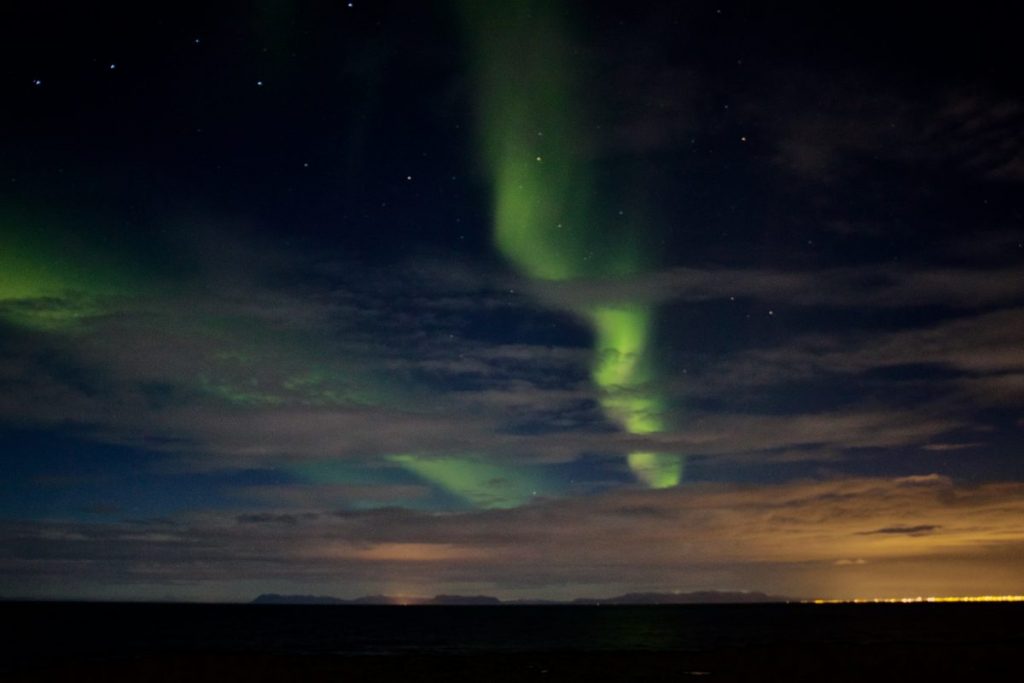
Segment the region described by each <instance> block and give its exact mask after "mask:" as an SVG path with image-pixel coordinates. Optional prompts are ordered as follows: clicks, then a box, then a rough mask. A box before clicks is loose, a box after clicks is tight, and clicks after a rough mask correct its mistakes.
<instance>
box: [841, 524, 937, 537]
mask: <svg viewBox="0 0 1024 683" xmlns="http://www.w3.org/2000/svg"><path fill="white" fill-rule="evenodd" d="M941 528H942V527H941V526H939V525H937V524H918V525H917V526H887V527H882V528H881V529H875V530H873V531H862V532H860V533H862V534H864V535H867V536H870V535H871V534H896V535H903V536H924V535H926V534H931V533H934V532H935V531H938V530H939V529H941Z"/></svg>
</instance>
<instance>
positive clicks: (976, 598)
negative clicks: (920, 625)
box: [804, 595, 1024, 605]
mask: <svg viewBox="0 0 1024 683" xmlns="http://www.w3.org/2000/svg"><path fill="white" fill-rule="evenodd" d="M804 602H805V603H810V604H814V605H864V604H883V603H884V604H912V603H925V602H1024V595H958V596H927V597H925V596H917V597H913V598H849V599H831V598H818V599H815V600H805V601H804Z"/></svg>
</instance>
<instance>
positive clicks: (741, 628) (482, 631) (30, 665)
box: [0, 602, 1024, 683]
mask: <svg viewBox="0 0 1024 683" xmlns="http://www.w3.org/2000/svg"><path fill="white" fill-rule="evenodd" d="M0 629H2V631H3V634H2V642H3V650H4V651H5V652H6V654H3V655H2V656H0V678H2V679H3V680H19V681H30V680H31V681H35V680H40V681H41V680H76V681H77V680H161V681H162V680H189V681H197V680H218V681H223V680H245V681H256V680H364V679H366V678H367V677H368V678H370V679H373V680H403V681H415V680H424V681H427V680H486V681H488V683H490V681H506V680H574V681H575V680H650V681H655V680H670V679H671V680H679V679H683V680H689V679H690V678H694V677H700V678H701V679H702V680H787V681H790V680H873V681H877V680H903V681H906V680H947V679H948V678H947V677H949V676H952V677H953V678H956V679H958V680H965V681H967V680H970V681H984V680H1008V681H1009V680H1013V681H1024V604H1019V603H1018V604H991V603H986V604H906V605H904V604H896V605H892V604H863V605H852V604H839V605H813V604H749V605H659V606H619V605H586V606H578V605H577V606H568V605H550V606H528V605H515V606H511V605H503V606H426V605H419V606H404V607H403V606H371V605H366V606H351V605H242V604H238V605H210V604H140V603H116V604H112V603H60V602H34V603H33V602H7V603H0ZM236 675H237V678H236Z"/></svg>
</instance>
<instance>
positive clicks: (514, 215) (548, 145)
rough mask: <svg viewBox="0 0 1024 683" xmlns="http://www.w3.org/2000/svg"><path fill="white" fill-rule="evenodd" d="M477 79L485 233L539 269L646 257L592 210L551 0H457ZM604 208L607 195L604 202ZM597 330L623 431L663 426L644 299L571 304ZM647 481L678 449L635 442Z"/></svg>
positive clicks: (561, 271) (637, 267)
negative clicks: (488, 194)
mask: <svg viewBox="0 0 1024 683" xmlns="http://www.w3.org/2000/svg"><path fill="white" fill-rule="evenodd" d="M460 7H461V9H462V18H463V21H464V24H465V28H466V32H467V34H468V35H469V36H471V49H472V50H473V66H474V67H475V70H476V77H477V87H478V90H479V101H478V105H479V110H480V111H479V116H480V125H479V129H480V134H481V146H482V149H483V157H484V161H485V164H486V168H487V171H488V173H489V175H490V179H491V183H492V188H493V193H494V196H493V202H494V227H493V230H494V244H495V246H496V247H497V249H498V250H499V251H500V252H501V253H502V255H504V256H505V257H506V258H507V259H508V260H509V261H510V262H511V263H512V264H514V265H515V266H516V267H517V268H518V269H519V270H520V271H522V272H523V273H525V274H526V275H529V276H530V277H533V278H536V279H540V280H555V281H564V280H572V279H577V278H581V277H605V278H608V277H622V276H627V275H630V274H634V273H637V272H640V271H641V270H643V268H644V267H645V265H646V264H645V259H644V258H643V250H642V248H641V246H640V242H639V240H638V239H637V235H636V232H635V227H636V226H633V225H630V224H628V223H626V222H623V221H622V220H620V219H619V217H618V212H611V211H608V210H604V211H602V210H601V207H600V206H599V204H600V202H599V199H600V197H599V196H598V195H599V193H598V192H596V191H595V189H594V188H595V182H594V180H593V177H592V176H593V173H592V170H591V167H592V163H591V162H590V161H588V159H587V153H588V150H589V149H591V148H592V145H591V144H590V141H589V140H588V136H587V134H586V131H590V130H592V129H593V126H591V125H590V124H589V123H588V121H587V120H586V117H585V115H584V114H585V111H584V109H585V108H584V107H582V106H581V104H580V103H581V102H582V101H583V96H582V94H581V93H580V92H579V91H578V85H577V84H578V82H579V80H580V79H579V77H578V75H579V69H578V67H577V66H576V64H575V63H574V59H573V54H572V47H571V46H572V45H573V39H572V36H571V33H570V32H569V31H568V30H567V28H566V26H565V9H564V8H563V7H562V6H561V4H560V3H558V2H551V1H546V0H543V1H542V0H536V1H530V0H522V1H519V2H510V3H490V2H477V1H475V0H465V1H463V2H461V4H460ZM605 209H607V207H605ZM577 313H580V314H581V315H583V316H584V317H585V318H586V319H587V320H589V322H590V323H591V325H592V327H593V330H594V336H595V352H596V353H595V361H594V366H593V369H592V373H591V375H592V378H593V381H594V383H595V384H596V385H597V386H598V387H600V389H601V392H602V400H601V404H602V406H603V408H604V409H605V411H606V412H607V414H608V415H609V416H610V417H611V418H612V419H614V420H615V421H617V422H618V423H619V424H621V425H622V426H623V428H624V429H626V430H627V431H629V432H631V433H633V434H651V433H655V432H659V431H662V430H663V429H664V427H665V425H664V424H663V419H662V413H663V411H664V406H663V403H662V401H661V400H660V399H659V398H658V397H656V396H654V395H653V394H652V393H651V392H650V384H651V381H652V378H653V375H654V372H653V368H652V367H651V365H652V356H651V349H650V343H651V339H652V317H653V316H652V311H651V309H650V308H649V307H647V306H644V305H629V304H625V305H618V306H598V307H594V308H591V309H588V310H583V311H577ZM628 460H629V465H630V468H631V469H632V470H633V472H634V473H635V474H636V476H637V477H638V478H639V479H640V480H641V481H644V482H645V483H647V484H648V485H650V486H654V487H667V486H674V485H675V484H677V483H678V482H679V480H680V477H681V475H682V459H681V458H680V457H678V456H674V455H670V454H660V453H657V454H656V453H633V454H631V455H630V456H629V459H628Z"/></svg>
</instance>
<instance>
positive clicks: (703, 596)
mask: <svg viewBox="0 0 1024 683" xmlns="http://www.w3.org/2000/svg"><path fill="white" fill-rule="evenodd" d="M772 602H799V600H798V599H796V598H787V597H784V596H781V595H768V594H766V593H760V592H756V591H755V592H746V591H696V592H691V593H626V594H625V595H617V596H615V597H611V598H577V599H575V600H564V601H559V600H507V601H502V600H499V599H498V598H495V597H492V596H490V595H435V596H434V597H432V598H423V597H408V596H392V595H367V596H364V597H361V598H355V599H351V600H346V599H343V598H334V597H331V596H327V595H278V594H277V593H264V594H263V595H261V596H259V597H257V598H256V599H255V600H253V601H252V604H254V605H735V604H750V603H772Z"/></svg>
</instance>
